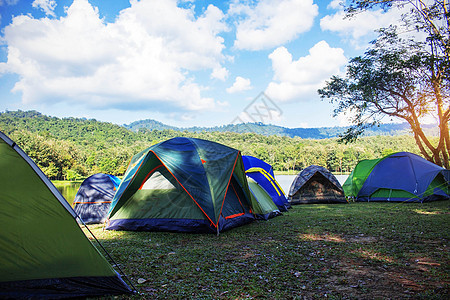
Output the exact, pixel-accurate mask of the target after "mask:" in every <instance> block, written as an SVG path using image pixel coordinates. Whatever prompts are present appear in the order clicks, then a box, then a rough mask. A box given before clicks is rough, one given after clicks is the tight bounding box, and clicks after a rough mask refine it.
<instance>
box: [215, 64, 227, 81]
mask: <svg viewBox="0 0 450 300" xmlns="http://www.w3.org/2000/svg"><path fill="white" fill-rule="evenodd" d="M227 77H228V70H227V69H226V68H224V67H217V68H214V69H213V71H212V73H211V78H216V79H219V80H222V81H224V80H225V79H227Z"/></svg>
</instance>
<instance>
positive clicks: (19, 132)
mask: <svg viewBox="0 0 450 300" xmlns="http://www.w3.org/2000/svg"><path fill="white" fill-rule="evenodd" d="M0 130H1V131H3V132H4V133H5V134H7V135H9V136H10V137H11V139H12V140H14V141H15V142H16V143H17V144H18V145H19V146H20V147H21V148H22V149H23V150H24V151H25V152H26V153H27V154H28V155H29V156H30V157H31V158H32V159H33V160H34V161H35V162H36V163H37V164H38V166H39V167H40V168H41V169H42V170H43V171H44V173H45V174H46V175H47V176H48V177H49V178H50V179H57V180H63V179H67V180H77V179H80V178H81V177H87V176H89V175H92V174H95V173H99V172H102V173H107V174H112V175H116V176H122V175H123V174H124V173H125V171H126V169H127V167H128V163H129V161H130V159H131V157H132V156H133V155H135V154H136V153H138V152H140V151H142V150H144V149H146V148H148V147H149V146H151V145H154V144H156V143H158V142H161V141H164V140H167V139H170V138H173V137H177V136H186V137H195V138H201V139H206V140H210V141H214V142H218V143H221V144H224V145H227V146H229V147H233V148H235V149H239V150H240V151H241V152H242V154H243V155H252V156H255V157H258V158H260V159H263V160H264V161H267V162H268V163H270V164H271V165H272V166H273V167H274V170H275V171H279V172H291V173H297V172H298V171H299V170H301V169H303V168H305V167H307V166H309V165H312V164H316V165H321V166H324V167H326V168H328V169H329V170H331V171H333V172H351V171H352V169H353V168H354V166H355V165H356V164H357V162H358V161H359V160H361V159H373V158H378V157H381V156H383V155H384V154H387V153H391V152H397V151H409V152H413V153H418V149H416V146H415V144H414V140H413V138H412V137H410V136H407V135H404V136H372V137H364V138H361V139H360V140H359V141H358V142H357V143H354V144H348V145H344V144H341V143H339V142H338V140H337V138H330V139H321V140H317V139H301V138H299V137H295V138H291V137H287V136H277V135H271V136H266V135H260V134H256V133H235V132H207V131H205V132H188V131H175V130H171V129H164V130H151V131H150V130H148V129H145V128H142V129H141V130H139V131H138V132H132V131H129V130H127V129H126V128H123V127H121V126H118V125H114V124H111V123H105V122H98V121H95V120H85V119H75V118H63V119H59V118H55V117H48V116H45V115H42V114H40V113H38V112H33V111H29V112H22V111H14V112H5V113H1V114H0Z"/></svg>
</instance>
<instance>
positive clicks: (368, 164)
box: [342, 158, 383, 199]
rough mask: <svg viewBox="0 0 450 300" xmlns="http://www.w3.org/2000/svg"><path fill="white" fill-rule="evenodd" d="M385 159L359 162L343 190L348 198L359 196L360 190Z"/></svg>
mask: <svg viewBox="0 0 450 300" xmlns="http://www.w3.org/2000/svg"><path fill="white" fill-rule="evenodd" d="M382 159H383V158H377V159H364V160H361V161H360V162H358V164H357V165H356V167H355V168H354V169H353V171H352V172H351V173H350V175H349V176H348V177H347V179H346V180H345V182H344V184H343V185H342V188H343V189H344V193H345V196H346V197H349V198H353V199H355V198H356V196H357V195H358V192H359V190H360V189H361V187H362V186H363V184H364V182H365V181H366V179H367V176H369V174H370V172H371V171H372V169H373V167H374V166H375V165H376V164H377V163H378V162H380V161H381V160H382Z"/></svg>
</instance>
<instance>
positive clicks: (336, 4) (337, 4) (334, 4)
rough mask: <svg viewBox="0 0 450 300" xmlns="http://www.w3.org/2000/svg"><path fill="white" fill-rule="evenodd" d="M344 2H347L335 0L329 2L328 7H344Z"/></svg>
mask: <svg viewBox="0 0 450 300" xmlns="http://www.w3.org/2000/svg"><path fill="white" fill-rule="evenodd" d="M344 3H345V0H333V1H331V2H330V4H328V6H327V8H331V9H338V8H342V6H343V5H344Z"/></svg>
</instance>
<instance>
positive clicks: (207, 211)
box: [106, 137, 254, 233]
mask: <svg viewBox="0 0 450 300" xmlns="http://www.w3.org/2000/svg"><path fill="white" fill-rule="evenodd" d="M253 220H254V215H253V214H252V209H251V194H250V191H249V188H248V183H247V179H246V176H245V172H244V166H243V162H242V157H241V153H240V152H239V151H238V150H236V149H233V148H230V147H227V146H224V145H221V144H219V143H215V142H210V141H206V140H202V139H195V138H185V137H177V138H173V139H170V140H167V141H164V142H161V143H159V144H156V145H153V146H151V147H149V148H147V149H145V150H144V151H142V152H140V153H138V154H136V155H135V156H134V157H133V158H132V159H131V161H130V165H129V167H128V169H127V171H126V173H125V175H124V177H123V179H122V182H121V184H120V186H119V188H118V190H117V192H116V194H115V195H114V199H113V201H112V204H111V209H110V212H109V220H108V222H109V225H108V226H107V227H106V229H110V230H135V231H173V232H214V233H219V232H221V231H224V230H227V229H230V228H233V227H236V226H240V225H243V224H246V223H248V222H251V221H253Z"/></svg>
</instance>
